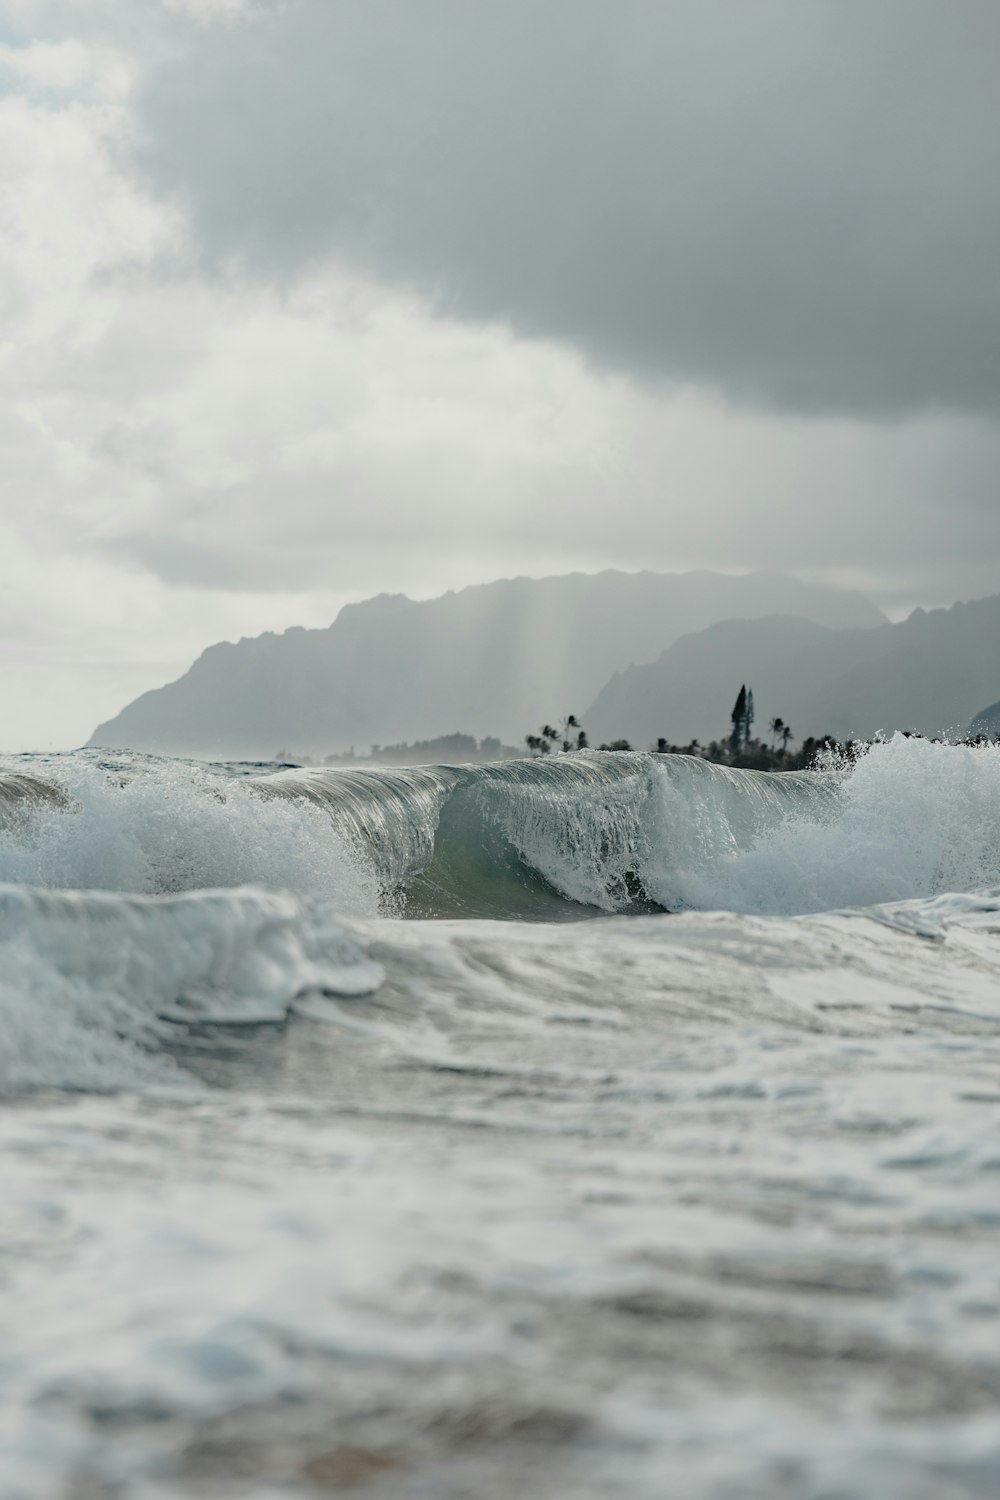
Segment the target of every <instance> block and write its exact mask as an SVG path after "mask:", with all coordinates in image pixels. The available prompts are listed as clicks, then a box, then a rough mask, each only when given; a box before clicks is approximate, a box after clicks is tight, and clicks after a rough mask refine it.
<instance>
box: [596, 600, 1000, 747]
mask: <svg viewBox="0 0 1000 1500" xmlns="http://www.w3.org/2000/svg"><path fill="white" fill-rule="evenodd" d="M995 640H1000V595H989V596H987V597H986V598H985V599H979V600H963V601H959V602H958V603H956V604H953V605H951V606H950V607H949V608H946V609H944V608H943V609H936V610H930V611H927V610H923V609H916V610H914V611H913V612H912V613H911V614H910V615H909V616H908V617H907V618H906V619H905V620H902V621H898V622H896V623H895V624H893V623H889V622H886V623H885V624H884V625H880V626H876V627H875V628H874V629H871V630H864V629H862V630H851V629H848V630H830V629H829V628H828V627H825V626H823V625H820V624H816V623H814V622H810V621H807V620H795V619H794V618H792V617H789V616H777V615H776V616H770V617H762V618H759V619H757V620H729V621H722V622H719V623H718V624H717V625H713V626H710V627H708V629H706V630H704V631H698V632H692V633H689V634H687V635H685V636H682V637H680V638H679V639H678V640H677V641H675V642H674V643H673V644H672V645H671V646H669V647H668V648H667V649H666V650H665V651H664V652H662V653H661V655H660V656H659V658H658V659H657V660H656V661H655V662H651V663H647V664H640V665H637V666H631V667H628V668H626V669H624V670H623V671H620V672H617V673H615V674H614V676H612V677H611V678H610V679H609V681H608V683H607V684H606V685H605V687H604V688H603V689H602V690H601V692H600V693H599V694H598V695H597V697H596V698H595V699H594V701H593V702H592V704H591V705H590V706H589V708H588V709H587V710H586V712H585V714H584V716H583V721H584V722H585V723H586V725H587V728H588V730H589V732H590V734H591V737H592V739H594V740H595V741H596V740H598V739H609V738H612V737H617V736H626V737H627V738H629V739H630V740H631V741H632V742H633V743H635V744H637V745H642V744H646V743H650V742H653V741H655V740H656V738H657V737H658V736H659V735H663V736H665V737H666V738H668V739H670V740H674V741H676V742H679V743H686V742H689V741H690V739H691V738H692V737H695V738H697V739H700V740H702V741H707V740H711V739H721V738H725V736H726V735H727V734H728V732H729V724H728V719H727V714H728V710H729V707H730V705H731V702H732V700H733V699H734V698H735V696H736V692H737V690H738V688H739V686H740V683H741V682H746V684H747V685H748V686H752V687H753V689H754V695H755V699H756V707H757V713H758V723H757V732H758V733H764V734H765V737H766V732H765V731H763V730H762V725H763V724H764V723H765V722H766V721H768V720H770V719H771V718H773V717H776V716H780V717H781V718H783V719H784V720H785V722H786V723H789V724H791V726H792V728H793V730H794V731H795V737H796V738H801V737H803V736H804V735H807V734H812V735H817V736H819V735H824V734H832V735H834V736H836V737H837V738H838V739H851V738H863V739H870V738H872V737H873V736H874V735H876V734H877V733H879V732H884V733H892V732H893V731H895V730H911V731H912V730H915V731H917V732H919V733H922V734H928V735H936V734H941V733H957V734H964V733H965V730H966V728H967V726H968V724H969V721H970V719H971V718H972V717H973V716H974V714H975V712H976V709H977V707H978V705H980V704H982V703H983V702H984V701H989V700H990V698H991V697H995V696H996V693H997V690H998V688H1000V660H996V661H994V659H993V658H992V656H991V653H990V652H989V650H988V649H984V646H985V647H988V643H989V642H991V641H995Z"/></svg>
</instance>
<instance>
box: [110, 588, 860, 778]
mask: <svg viewBox="0 0 1000 1500" xmlns="http://www.w3.org/2000/svg"><path fill="white" fill-rule="evenodd" d="M775 611H781V612H785V613H795V614H799V615H804V616H806V617H808V618H810V619H814V620H818V621H820V622H822V623H823V624H826V625H830V626H837V627H840V626H849V625H863V626H869V627H873V626H877V625H878V624H879V622H880V621H881V620H883V619H884V617H883V616H882V615H881V613H880V612H879V611H878V610H877V609H876V608H875V606H874V605H873V604H872V603H871V602H870V601H869V600H867V599H865V598H864V597H863V596H862V595H859V594H851V593H847V592H843V591H839V590H835V589H821V588H815V587H812V586H810V585H806V584H802V583H798V582H796V581H795V580H794V579H790V578H785V577H781V576H778V575H768V574H760V573H758V574H747V575H744V576H741V577H729V576H726V575H723V574H713V573H680V574H658V573H631V574H630V573H619V572H604V573H598V574H582V573H573V574H567V575H565V576H562V577H555V578H544V579H529V578H515V579H504V580H501V581H499V582H496V583H491V584H485V585H481V586H477V587H474V588H468V589H463V590H462V591H461V592H460V593H449V594H445V595H443V596H442V597H441V598H438V599H431V600H427V601H420V602H415V601H413V600H410V599H407V598H404V597H403V596H402V595H392V596H390V595H380V596H379V597H378V598H375V599H369V600H366V601H365V602H364V603H362V604H354V605H349V606H347V607H346V608H345V609H343V610H341V612H340V614H339V615H338V617H337V619H336V620H335V621H334V623H333V624H332V625H331V626H330V627H329V628H328V629H326V630H302V629H293V630H289V631H286V632H285V633H284V635H280V636H276V635H273V634H266V635H262V636H258V637H256V638H254V639H250V640H242V641H240V642H239V644H238V645H231V644H228V643H224V644H220V645H217V646H212V647H210V648H209V649H208V650H207V651H205V652H204V653H203V654H202V655H201V656H200V657H199V658H198V660H197V661H196V662H195V663H194V665H193V666H192V667H191V668H190V670H189V671H188V672H187V673H185V675H184V676H183V677H181V678H180V679H179V680H178V681H177V682H174V683H171V684H169V685H168V686H167V687H163V688H159V689H157V690H155V691H153V692H150V693H145V694H143V696H142V697H141V698H138V699H136V700H135V702H134V703H131V704H129V706H128V707H127V708H125V709H124V710H123V711H122V712H121V713H120V714H119V715H118V716H117V717H116V718H114V719H112V720H110V721H109V722H108V723H106V724H102V725H101V726H100V727H99V728H98V729H97V730H96V731H95V733H94V735H93V736H92V738H91V741H90V743H91V744H94V745H106V746H130V747H132V748H134V749H139V750H153V751H165V752H173V753H177V754H192V755H218V756H250V757H255V756H266V755H271V754H273V753H274V751H275V749H276V748H277V747H278V746H279V745H288V746H290V747H292V748H294V749H295V750H298V751H303V752H310V753H313V754H316V753H324V752H328V751H333V750H340V749H344V748H346V747H347V746H349V745H351V744H355V745H357V746H359V747H362V746H367V745H369V744H371V743H372V742H373V741H377V742H378V743H381V744H385V743H387V742H390V741H396V740H402V739H409V740H412V739H418V738H428V737H430V736H433V735H436V734H442V733H446V732H449V731H452V730H455V729H462V730H466V731H468V732H470V733H472V734H475V735H477V736H482V735H485V734H498V735H500V736H501V737H503V738H505V739H508V740H512V741H514V742H517V741H519V740H520V739H521V738H522V736H523V735H524V734H525V733H526V732H527V731H528V730H529V729H532V728H534V727H536V726H537V725H538V723H540V722H541V721H542V720H543V719H551V718H553V717H554V716H557V715H559V714H561V713H569V712H574V711H576V712H579V709H580V707H581V705H582V704H584V703H587V702H589V701H590V700H591V699H592V698H593V696H594V694H595V693H597V691H598V690H599V689H600V687H601V685H602V684H603V683H604V682H606V681H607V679H608V677H609V676H610V674H611V673H612V672H614V671H616V670H617V669H619V668H621V667H624V666H627V665H628V664H629V663H631V662H641V661H649V660H651V659H653V658H654V657H655V656H656V655H657V654H658V653H659V652H660V651H662V649H663V648H664V646H666V645H669V644H670V643H671V642H672V641H673V640H675V639H676V637H677V636H678V635H680V634H681V633H682V632H685V631H690V630H692V629H695V630H697V629H701V628H702V627H704V626H706V625H709V624H711V623H712V622H713V621H716V620H720V619H724V618H727V617H730V616H733V615H739V616H751V617H752V616H758V615H762V614H770V613H773V612H775Z"/></svg>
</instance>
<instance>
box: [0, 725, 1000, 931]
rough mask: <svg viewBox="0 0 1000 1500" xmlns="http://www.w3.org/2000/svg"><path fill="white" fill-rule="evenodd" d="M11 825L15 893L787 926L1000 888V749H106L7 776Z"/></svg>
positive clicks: (917, 744)
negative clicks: (304, 762)
mask: <svg viewBox="0 0 1000 1500" xmlns="http://www.w3.org/2000/svg"><path fill="white" fill-rule="evenodd" d="M0 820H2V821H0V880H7V881H11V882H16V883H26V884H33V885H42V886H55V887H76V888H81V889H117V890H122V891H131V892H142V893H146V894H159V893H167V892H172V891H183V890H197V889H200V888H203V887H210V886H211V887H215V886H230V885H243V884H248V883H254V884H259V885H263V886H267V887H270V888H273V889H286V890H291V891H293V892H296V893H298V894H300V895H321V896H324V897H326V898H327V899H329V900H331V901H333V902H334V903H335V905H336V906H337V907H338V909H339V910H340V911H341V912H343V913H344V914H346V915H355V916H372V915H377V914H382V915H408V916H412V917H496V918H508V919H509V918H515V919H536V920H552V919H559V918H572V917H583V916H588V915H594V914H596V913H611V912H629V911H631V912H638V911H649V910H651V909H652V910H655V909H661V910H665V911H673V912H676V911H682V910H713V909H725V910H731V911H741V912H747V913H757V914H762V915H766V914H771V915H784V916H791V915H795V914H799V913H804V912H811V911H822V910H832V909H838V908H841V907H846V906H872V905H876V904H884V903H886V902H893V901H905V900H911V899H921V898H928V897H934V896H938V895H941V894H943V893H945V892H967V891H975V890H981V889H988V888H991V887H993V886H996V885H998V884H1000V836H998V834H1000V750H998V749H996V748H995V747H991V746H984V747H979V748H975V749H973V748H970V747H968V746H955V745H939V744H933V743H931V742H929V741H926V740H917V739H906V738H904V737H902V736H898V737H896V738H895V739H893V740H891V741H888V742H886V743H884V744H878V745H875V746H874V747H872V749H871V750H870V751H869V752H868V753H867V754H866V755H864V756H863V757H862V758H861V759H860V760H859V761H858V762H857V763H856V764H853V765H842V766H839V767H832V768H831V769H829V770H827V771H822V772H795V773H784V774H780V773H779V774H767V773H764V772H754V771H741V770H731V769H729V768H727V767H723V766H716V765H712V764H710V763H709V762H707V761H703V760H699V759H694V758H692V757H689V756H681V755H677V756H656V755H646V754H601V753H599V752H594V753H589V754H576V755H567V756H555V757H552V758H551V759H540V760H536V761H507V762H501V763H497V764H494V765H481V766H450V767H449V766H441V767H416V768H401V769H388V768H385V769H379V768H359V769H342V768H336V769H334V768H308V769H302V770H286V771H282V772H279V773H277V774H269V775H262V774H259V773H256V774H252V775H237V774H234V773H233V772H232V771H228V772H224V771H223V770H222V768H216V769H214V770H212V769H208V768H198V767H195V766H192V765H189V764H186V763H183V762H171V761H157V760H155V759H154V758H152V757H141V756H136V757H130V758H126V759H124V760H122V761H117V762H113V763H108V762H106V761H98V760H97V759H96V758H95V757H94V756H93V755H92V754H91V755H89V756H88V755H84V756H68V757H61V758H60V757H53V758H51V760H50V762H49V763H47V764H46V765H44V766H42V765H38V766H36V765H34V763H32V766H31V767H30V768H29V769H26V768H25V767H23V766H20V767H18V768H16V770H15V769H14V768H12V773H11V774H9V775H8V776H7V777H6V778H4V776H3V775H0Z"/></svg>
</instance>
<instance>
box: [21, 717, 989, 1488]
mask: <svg viewBox="0 0 1000 1500" xmlns="http://www.w3.org/2000/svg"><path fill="white" fill-rule="evenodd" d="M998 1127H1000V750H997V749H994V748H992V747H986V748H980V749H975V750H973V749H970V748H967V747H960V746H946V745H934V744H930V743H928V742H926V741H919V740H905V739H902V738H897V739H895V740H892V741H890V742H888V743H886V744H882V745H878V746H876V747H875V748H874V749H873V750H872V751H871V752H870V753H869V754H868V755H867V756H866V757H864V758H863V759H862V760H861V761H860V762H859V763H858V764H857V765H856V766H854V767H853V768H831V769H830V770H828V771H825V772H823V773H817V774H790V775H782V776H775V775H771V776H765V775H759V774H755V773H752V772H738V771H728V770H725V769H723V768H719V767H714V766H709V765H707V764H704V763H702V762H700V761H692V760H689V759H687V758H685V757H669V758H656V757H651V756H644V755H600V754H586V755H579V756H570V757H559V758H556V759H553V760H551V761H544V762H531V763H529V762H507V763H504V764H500V765H495V766H479V767H431V768H421V769H416V770H383V771H379V770H336V771H332V770H301V771H283V772H278V773H273V772H271V771H269V770H268V769H267V768H263V767H249V766H195V765H193V764H189V763H186V762H176V761H165V760H157V759H155V758H151V757H144V756H137V755H121V756H107V755H102V754H100V753H98V752H92V751H91V752H78V753H76V754H73V755H66V756H20V757H8V758H6V759H4V760H3V761H2V762H0V1147H2V1163H3V1184H2V1192H0V1223H2V1233H0V1274H2V1278H3V1283H2V1284H3V1295H2V1301H0V1319H2V1337H0V1495H2V1496H3V1500H52V1497H60V1500H61V1497H66V1500H165V1497H173V1496H197V1497H202V1496H206V1497H208V1496H211V1497H215V1496H218V1497H223V1500H225V1497H240V1500H265V1497H266V1500H272V1497H285V1496H302V1497H309V1496H320V1495H330V1494H333V1493H345V1494H347V1493H349V1494H355V1493H357V1494H364V1495H365V1496H371V1497H373V1500H403V1497H407V1500H409V1497H426V1500H459V1497H463V1500H470V1497H474V1500H493V1497H496V1500H501V1497H508V1496H514V1495H518V1496H521V1495H533V1496H534V1495H539V1496H546V1497H548V1496H553V1497H566V1500H575V1497H579V1500H592V1497H593V1500H596V1497H607V1496H622V1497H629V1500H632V1497H635V1500H640V1497H641V1500H664V1497H674V1496H676V1497H678V1500H729V1497H739V1500H758V1497H760V1500H764V1497H766V1500H771V1497H787V1500H958V1497H982V1500H995V1497H996V1496H997V1495H1000V1128H998Z"/></svg>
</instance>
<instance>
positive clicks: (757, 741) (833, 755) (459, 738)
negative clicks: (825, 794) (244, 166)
mask: <svg viewBox="0 0 1000 1500" xmlns="http://www.w3.org/2000/svg"><path fill="white" fill-rule="evenodd" d="M754 719H755V711H754V701H753V689H752V688H748V687H747V686H746V684H743V686H741V688H740V690H739V693H738V694H737V696H736V701H735V703H734V704H733V707H732V710H731V711H730V714H729V722H730V726H731V727H730V732H729V734H728V735H726V736H725V737H724V738H721V739H717V740H710V741H709V743H708V744H707V745H702V744H700V743H699V741H698V740H696V739H692V740H689V741H688V743H687V744H685V745H678V744H674V743H673V742H672V741H670V740H668V739H666V737H661V738H659V739H658V740H657V741H656V744H655V745H649V746H643V745H632V744H631V743H630V742H629V741H628V740H626V739H617V740H608V741H603V742H602V743H601V744H599V745H593V746H592V745H591V744H590V741H589V739H588V737H587V731H586V730H585V729H584V728H583V726H582V724H581V723H580V721H579V720H578V719H577V717H576V715H575V714H569V715H567V717H566V718H565V719H562V720H560V721H559V722H558V724H557V725H552V724H543V725H542V726H541V728H540V729H539V730H538V732H537V734H527V735H525V737H524V744H525V748H524V749H523V750H522V749H520V748H519V747H518V746H516V745H505V744H503V743H502V741H501V740H500V739H498V738H497V737H496V736H495V735H487V737H486V738H485V739H481V740H477V739H476V738H475V736H474V735H471V734H462V733H458V732H456V733H454V734H440V735H438V736H437V737H436V738H435V739H430V740H414V742H413V743H412V744H410V743H408V742H407V741H406V740H403V741H401V743H399V744H398V745H377V744H376V745H372V747H371V752H370V754H368V755H365V754H360V755H359V754H358V753H357V752H356V751H355V749H354V746H353V745H352V746H351V748H350V749H349V750H343V751H340V752H338V753H336V754H333V755H326V756H323V757H322V758H321V759H319V760H316V759H315V758H313V757H311V756H308V755H294V754H291V753H290V752H289V751H287V750H279V751H278V752H277V754H276V755H275V757H274V758H275V761H276V762H277V763H278V764H279V765H285V766H311V765H322V766H363V765H369V766H374V765H378V766H419V765H434V764H447V763H452V764H469V763H475V762H477V761H491V760H516V759H519V758H523V757H525V756H526V755H527V756H532V757H535V756H540V755H551V754H556V753H562V754H571V753H573V752H576V751H580V750H590V749H595V750H611V751H633V750H644V749H648V750H649V751H650V752H651V753H652V754H654V755H693V756H696V757H698V758H699V759H700V760H708V761H711V762H712V763H713V764H714V765H718V766H734V767H736V768H737V769H738V770H742V771H812V770H816V769H818V768H820V767H822V766H825V765H829V764H830V763H831V761H841V762H842V761H845V760H847V761H851V760H857V758H858V756H859V755H862V754H864V752H865V751H866V750H867V749H868V748H869V746H870V743H871V742H870V741H868V740H838V739H837V738H836V736H835V735H832V734H822V735H807V736H806V738H805V739H804V740H802V741H801V742H800V743H799V745H798V748H797V749H791V748H790V746H791V744H792V742H793V741H794V739H795V734H794V731H793V730H792V728H791V726H790V725H789V724H787V723H786V722H785V720H784V719H782V718H780V717H778V716H775V717H774V718H773V719H770V720H768V730H769V733H770V742H768V741H767V740H765V739H761V738H760V737H759V736H757V735H755V734H754V733H753V726H754ZM904 733H906V731H904ZM917 738H922V736H917ZM957 743H961V744H965V745H987V744H992V743H994V741H993V739H992V738H991V737H990V736H989V735H987V734H978V735H971V736H968V737H966V738H965V739H963V740H961V741H958V742H957Z"/></svg>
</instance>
